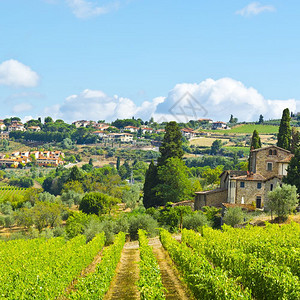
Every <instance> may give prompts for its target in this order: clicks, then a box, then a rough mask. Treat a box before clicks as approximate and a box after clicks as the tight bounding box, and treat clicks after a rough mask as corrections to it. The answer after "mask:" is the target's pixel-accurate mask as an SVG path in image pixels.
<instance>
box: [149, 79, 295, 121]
mask: <svg viewBox="0 0 300 300" xmlns="http://www.w3.org/2000/svg"><path fill="white" fill-rule="evenodd" d="M298 104H299V102H298ZM296 106H297V101H296V100H294V99H289V100H267V99H265V98H264V97H263V96H262V95H261V94H260V93H259V92H258V91H257V90H256V89H254V88H252V87H249V88H248V87H246V86H245V85H244V84H243V83H242V82H240V81H236V80H234V79H231V78H221V79H219V80H213V79H206V80H204V81H202V82H200V83H199V84H197V83H194V84H190V83H182V84H177V85H176V86H175V87H174V88H173V89H172V90H171V91H170V92H169V94H168V96H167V97H166V98H165V100H164V101H163V103H161V104H159V105H157V108H156V111H155V115H154V118H155V119H156V120H160V119H166V120H177V121H183V122H187V121H189V120H191V119H199V118H203V117H205V118H212V119H214V120H219V121H228V120H229V117H230V114H233V115H234V116H235V117H237V118H238V119H239V120H240V121H255V120H258V117H259V115H260V114H262V115H263V116H264V117H265V120H266V119H269V118H280V117H281V114H282V110H283V109H284V108H286V107H288V108H290V110H291V111H294V112H295V111H296V110H297V109H296ZM298 109H300V107H299V106H298Z"/></svg>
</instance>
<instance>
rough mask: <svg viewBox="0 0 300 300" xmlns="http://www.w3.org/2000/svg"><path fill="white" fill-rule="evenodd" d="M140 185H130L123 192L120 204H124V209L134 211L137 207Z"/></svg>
mask: <svg viewBox="0 0 300 300" xmlns="http://www.w3.org/2000/svg"><path fill="white" fill-rule="evenodd" d="M140 189H141V187H140V185H139V184H134V185H131V186H130V187H129V188H128V189H126V190H124V192H123V195H122V202H123V203H125V204H126V207H129V208H131V209H132V210H133V209H135V208H136V207H137V206H138V205H139V201H140Z"/></svg>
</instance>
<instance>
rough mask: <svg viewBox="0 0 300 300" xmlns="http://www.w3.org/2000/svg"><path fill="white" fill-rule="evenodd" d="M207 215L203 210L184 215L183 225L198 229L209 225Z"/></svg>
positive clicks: (187, 227)
mask: <svg viewBox="0 0 300 300" xmlns="http://www.w3.org/2000/svg"><path fill="white" fill-rule="evenodd" d="M208 224H209V222H208V220H207V217H206V216H205V215H204V214H203V213H202V212H197V213H194V214H191V215H187V216H185V217H183V221H182V227H183V228H186V229H193V230H195V231H198V229H199V228H201V227H203V226H205V225H208Z"/></svg>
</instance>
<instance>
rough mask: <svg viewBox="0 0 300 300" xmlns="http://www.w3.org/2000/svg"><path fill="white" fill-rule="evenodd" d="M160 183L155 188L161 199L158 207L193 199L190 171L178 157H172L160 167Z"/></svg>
mask: <svg viewBox="0 0 300 300" xmlns="http://www.w3.org/2000/svg"><path fill="white" fill-rule="evenodd" d="M157 173H158V179H159V183H158V185H157V186H156V187H155V192H156V196H157V198H158V199H159V200H158V201H159V202H158V203H156V204H157V205H165V204H166V203H167V202H170V201H171V202H180V201H183V200H188V199H190V198H191V194H192V184H191V181H190V180H189V178H188V169H187V167H186V166H185V164H184V162H183V161H182V160H181V159H180V158H178V157H171V158H169V159H167V160H166V161H165V164H164V165H162V166H159V167H158V171H157Z"/></svg>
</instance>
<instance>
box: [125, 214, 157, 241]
mask: <svg viewBox="0 0 300 300" xmlns="http://www.w3.org/2000/svg"><path fill="white" fill-rule="evenodd" d="M128 222H129V228H128V233H129V235H130V238H131V240H137V239H138V230H139V229H143V230H146V231H147V232H148V233H149V234H150V236H155V235H156V234H157V228H158V223H157V221H156V220H154V219H153V218H152V217H151V216H150V215H146V214H145V215H143V214H138V215H133V216H131V217H129V219H128Z"/></svg>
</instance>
